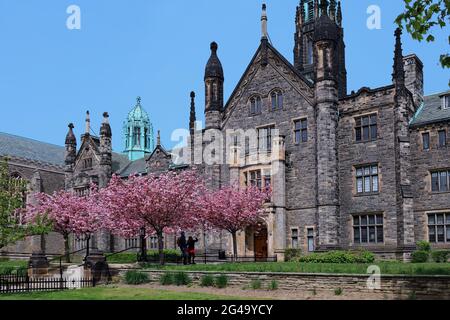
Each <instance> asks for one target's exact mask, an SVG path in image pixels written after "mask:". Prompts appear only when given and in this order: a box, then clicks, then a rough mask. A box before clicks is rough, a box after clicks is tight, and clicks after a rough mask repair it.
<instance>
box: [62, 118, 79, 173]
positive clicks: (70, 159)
mask: <svg viewBox="0 0 450 320" xmlns="http://www.w3.org/2000/svg"><path fill="white" fill-rule="evenodd" d="M73 128H75V127H74V125H73V123H69V132H68V133H67V135H66V141H65V145H66V154H65V163H66V170H68V171H71V170H72V166H73V164H74V163H75V158H76V156H77V138H76V137H75V134H74V133H73Z"/></svg>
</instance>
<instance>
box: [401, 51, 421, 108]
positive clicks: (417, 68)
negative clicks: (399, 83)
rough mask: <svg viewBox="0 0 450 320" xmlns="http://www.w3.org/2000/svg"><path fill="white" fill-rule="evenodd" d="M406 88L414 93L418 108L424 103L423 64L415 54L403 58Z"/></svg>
mask: <svg viewBox="0 0 450 320" xmlns="http://www.w3.org/2000/svg"><path fill="white" fill-rule="evenodd" d="M403 62H404V65H405V67H404V69H405V86H406V88H407V89H408V90H409V91H410V92H411V93H412V95H413V97H414V103H415V104H416V108H419V107H420V105H421V104H422V102H423V94H424V93H423V63H422V61H420V59H419V57H417V56H416V55H415V54H410V55H408V56H405V57H404V58H403Z"/></svg>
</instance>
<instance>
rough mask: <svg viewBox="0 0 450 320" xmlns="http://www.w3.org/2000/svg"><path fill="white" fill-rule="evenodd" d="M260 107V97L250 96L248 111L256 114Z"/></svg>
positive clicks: (259, 111)
mask: <svg viewBox="0 0 450 320" xmlns="http://www.w3.org/2000/svg"><path fill="white" fill-rule="evenodd" d="M261 109H262V99H261V97H260V96H254V97H252V98H250V113H251V114H258V113H261Z"/></svg>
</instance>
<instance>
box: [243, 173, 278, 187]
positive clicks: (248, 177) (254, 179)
mask: <svg viewBox="0 0 450 320" xmlns="http://www.w3.org/2000/svg"><path fill="white" fill-rule="evenodd" d="M244 180H245V185H246V186H252V187H255V186H256V187H258V188H259V189H261V188H262V187H263V186H264V187H265V188H270V187H271V185H272V177H271V174H270V172H264V174H263V172H262V170H254V171H249V172H245V173H244Z"/></svg>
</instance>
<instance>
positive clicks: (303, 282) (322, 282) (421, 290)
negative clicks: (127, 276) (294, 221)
mask: <svg viewBox="0 0 450 320" xmlns="http://www.w3.org/2000/svg"><path fill="white" fill-rule="evenodd" d="M125 272H126V270H121V271H120V273H119V274H120V275H123V274H124V273H125ZM144 272H146V273H148V274H149V276H150V279H151V281H152V282H157V281H158V280H159V278H160V277H161V275H162V274H163V273H165V272H164V271H144ZM166 272H167V271H166ZM188 274H189V276H190V278H191V279H192V281H193V284H195V285H199V284H200V279H201V277H202V276H203V275H206V274H209V275H213V276H215V275H220V274H223V273H214V272H206V271H205V272H188ZM227 276H228V278H229V280H228V285H229V286H232V287H239V288H242V287H244V286H247V285H249V284H250V283H251V282H252V280H261V281H262V282H263V287H266V286H267V284H269V283H270V282H271V281H272V280H275V281H277V282H278V289H279V290H298V291H313V290H316V291H334V290H336V289H338V288H341V289H342V291H343V292H352V293H361V294H364V293H378V294H387V295H394V296H395V298H398V299H407V298H408V297H409V296H410V295H412V294H415V296H416V298H417V299H450V276H401V275H383V276H382V277H381V289H378V290H374V291H372V290H370V289H368V288H367V280H368V275H347V274H305V273H257V272H240V273H227Z"/></svg>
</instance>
